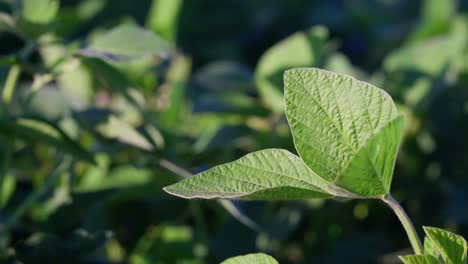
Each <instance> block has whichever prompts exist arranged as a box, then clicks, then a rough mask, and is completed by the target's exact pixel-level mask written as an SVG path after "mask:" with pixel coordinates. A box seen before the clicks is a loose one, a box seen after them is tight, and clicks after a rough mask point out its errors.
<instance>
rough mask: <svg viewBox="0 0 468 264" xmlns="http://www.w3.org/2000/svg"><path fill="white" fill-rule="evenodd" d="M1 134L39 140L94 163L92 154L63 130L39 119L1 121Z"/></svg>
mask: <svg viewBox="0 0 468 264" xmlns="http://www.w3.org/2000/svg"><path fill="white" fill-rule="evenodd" d="M0 134H2V135H4V136H7V137H10V138H15V137H17V138H21V139H23V140H30V141H31V140H37V141H39V142H41V143H45V144H48V145H51V146H53V147H56V148H58V149H60V150H62V151H65V152H67V153H69V154H71V155H73V156H75V157H77V158H79V159H82V160H86V161H88V162H91V163H94V158H93V156H92V154H91V153H89V152H88V151H87V150H86V149H84V148H83V147H82V146H81V145H80V144H79V143H77V142H76V141H74V140H73V139H71V138H70V137H69V136H68V135H67V134H66V133H65V132H64V131H63V130H62V129H61V128H59V127H58V126H57V125H55V124H53V123H51V122H48V121H45V120H42V119H39V118H24V117H22V118H16V119H0Z"/></svg>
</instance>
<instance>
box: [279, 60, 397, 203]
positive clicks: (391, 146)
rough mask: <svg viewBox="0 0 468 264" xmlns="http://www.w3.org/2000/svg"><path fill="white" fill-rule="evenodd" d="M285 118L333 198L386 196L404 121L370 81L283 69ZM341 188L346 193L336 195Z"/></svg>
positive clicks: (300, 153) (310, 165)
mask: <svg viewBox="0 0 468 264" xmlns="http://www.w3.org/2000/svg"><path fill="white" fill-rule="evenodd" d="M284 81H285V92H286V116H287V118H288V121H289V124H290V126H291V130H292V134H293V138H294V143H295V146H296V149H297V151H298V153H299V155H300V156H301V157H302V159H303V160H304V162H305V163H306V164H307V165H308V166H309V167H310V168H311V169H312V170H313V171H314V172H315V173H316V175H318V176H320V177H321V178H323V179H324V180H326V181H327V182H329V187H328V188H330V189H332V190H333V189H336V188H338V189H340V191H339V192H338V193H337V195H340V196H355V195H357V196H359V197H376V196H381V195H385V194H387V193H388V192H389V189H390V184H391V180H392V174H393V167H394V163H395V159H396V153H397V150H398V146H399V142H400V137H401V134H402V130H403V117H402V116H400V115H399V114H398V112H397V109H396V107H395V104H394V103H393V101H392V99H391V98H390V96H389V95H388V94H387V93H385V92H384V91H383V90H381V89H379V88H377V87H375V86H372V85H371V84H369V83H365V82H362V81H358V80H356V79H354V78H352V77H350V76H347V75H342V74H337V73H333V72H330V71H325V70H320V69H315V68H298V69H293V70H289V71H286V73H285V76H284ZM341 190H345V191H348V192H349V194H345V193H340V192H341Z"/></svg>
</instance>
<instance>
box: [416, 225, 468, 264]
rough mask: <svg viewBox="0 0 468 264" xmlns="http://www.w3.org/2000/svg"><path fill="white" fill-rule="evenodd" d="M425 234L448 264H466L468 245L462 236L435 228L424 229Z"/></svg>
mask: <svg viewBox="0 0 468 264" xmlns="http://www.w3.org/2000/svg"><path fill="white" fill-rule="evenodd" d="M424 232H426V235H427V238H428V239H430V240H431V242H432V243H433V245H434V246H435V248H437V250H438V251H439V253H440V254H441V255H442V257H443V258H444V260H445V262H446V263H447V264H466V251H467V244H466V240H465V239H464V238H463V237H462V236H459V235H456V234H454V233H451V232H449V231H446V230H443V229H440V228H435V227H424Z"/></svg>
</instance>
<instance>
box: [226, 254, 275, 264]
mask: <svg viewBox="0 0 468 264" xmlns="http://www.w3.org/2000/svg"><path fill="white" fill-rule="evenodd" d="M221 264H278V261H276V260H275V259H274V258H272V257H270V256H268V255H266V254H263V253H257V254H248V255H244V256H238V257H233V258H229V259H227V260H225V261H223V262H221Z"/></svg>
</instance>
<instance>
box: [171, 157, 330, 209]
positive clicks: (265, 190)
mask: <svg viewBox="0 0 468 264" xmlns="http://www.w3.org/2000/svg"><path fill="white" fill-rule="evenodd" d="M325 187H326V182H324V181H323V180H322V179H321V178H320V177H318V176H317V175H316V174H315V173H314V172H312V171H311V170H310V169H309V168H308V167H307V166H306V165H305V164H304V163H303V162H302V160H301V159H300V158H299V157H297V156H295V155H293V154H292V153H290V152H288V151H286V150H281V149H266V150H262V151H258V152H253V153H250V154H248V155H246V156H244V157H242V158H240V159H238V160H236V161H234V162H230V163H226V164H223V165H220V166H216V167H214V168H212V169H209V170H207V171H205V172H202V173H200V174H197V175H195V176H193V177H191V178H188V179H186V180H183V181H181V182H179V183H176V184H173V185H171V186H168V187H166V188H164V190H165V191H166V192H168V193H170V194H173V195H176V196H179V197H183V198H204V199H214V198H231V199H242V200H281V199H301V198H319V197H330V196H331V195H329V194H327V192H326V191H324V188H325Z"/></svg>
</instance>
